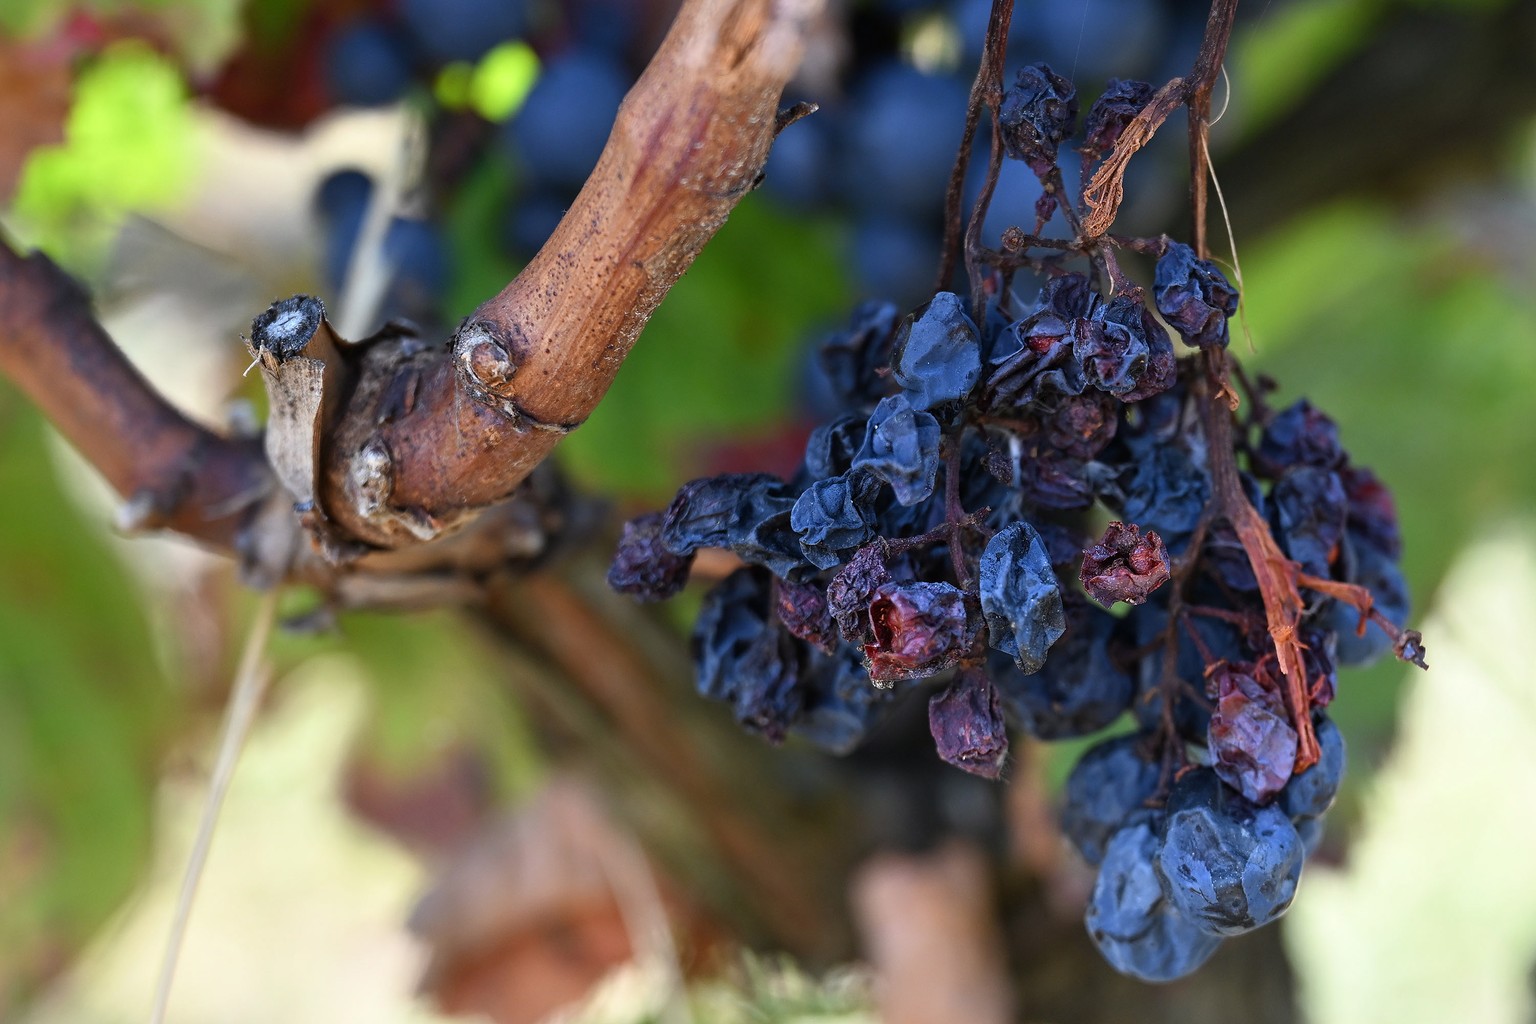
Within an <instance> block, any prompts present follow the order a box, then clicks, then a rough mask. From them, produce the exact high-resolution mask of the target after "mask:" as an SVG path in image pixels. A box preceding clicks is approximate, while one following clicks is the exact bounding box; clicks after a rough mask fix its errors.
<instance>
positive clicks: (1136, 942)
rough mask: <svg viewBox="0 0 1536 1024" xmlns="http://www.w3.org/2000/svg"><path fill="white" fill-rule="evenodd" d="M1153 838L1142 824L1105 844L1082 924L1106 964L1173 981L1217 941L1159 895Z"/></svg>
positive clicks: (1200, 960)
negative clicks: (1102, 857)
mask: <svg viewBox="0 0 1536 1024" xmlns="http://www.w3.org/2000/svg"><path fill="white" fill-rule="evenodd" d="M1158 846H1159V843H1158V839H1157V836H1156V835H1155V834H1154V833H1153V831H1152V829H1151V828H1149V827H1148V826H1147V825H1146V824H1144V823H1143V824H1136V825H1133V826H1131V827H1129V828H1125V829H1121V830H1120V831H1119V832H1117V833H1115V835H1114V838H1112V839H1111V840H1110V841H1109V845H1108V848H1107V850H1106V852H1105V855H1104V862H1103V864H1101V865H1100V868H1099V875H1098V878H1097V880H1096V881H1095V882H1094V886H1093V895H1092V896H1091V897H1090V898H1089V901H1088V909H1087V913H1086V914H1085V917H1084V923H1085V924H1086V925H1087V927H1088V935H1089V937H1090V938H1091V939H1093V944H1094V945H1095V946H1097V947H1098V948H1099V952H1100V953H1102V954H1103V955H1104V959H1105V960H1108V961H1109V965H1110V966H1111V967H1113V968H1114V969H1115V970H1117V971H1119V972H1120V973H1122V974H1129V975H1131V976H1132V977H1134V978H1140V979H1141V980H1142V981H1157V982H1163V981H1173V980H1175V979H1177V978H1182V977H1184V976H1185V975H1187V974H1190V973H1192V972H1193V971H1195V970H1196V969H1197V968H1199V967H1200V965H1201V964H1203V963H1205V962H1206V961H1207V960H1209V959H1210V958H1211V954H1212V953H1214V952H1216V948H1217V947H1218V946H1220V945H1221V939H1220V938H1219V937H1217V936H1215V935H1212V934H1210V933H1209V932H1206V931H1203V930H1202V929H1200V928H1199V927H1197V926H1196V925H1195V924H1194V923H1192V922H1191V921H1190V920H1188V919H1187V918H1186V917H1184V916H1183V915H1182V914H1181V913H1180V912H1179V910H1178V908H1177V907H1176V906H1175V905H1173V904H1172V903H1171V902H1170V901H1168V900H1167V899H1166V898H1165V896H1164V893H1163V885H1162V881H1161V875H1160V872H1159V870H1158V862H1157V857H1158Z"/></svg>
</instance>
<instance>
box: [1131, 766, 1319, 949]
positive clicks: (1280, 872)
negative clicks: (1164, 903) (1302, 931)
mask: <svg viewBox="0 0 1536 1024" xmlns="http://www.w3.org/2000/svg"><path fill="white" fill-rule="evenodd" d="M1302 860H1303V851H1302V845H1301V837H1300V836H1298V835H1297V834H1296V828H1295V826H1293V825H1292V824H1291V820H1290V819H1289V818H1287V817H1286V816H1285V812H1284V811H1281V810H1280V809H1279V808H1277V807H1256V806H1254V805H1253V804H1251V803H1249V802H1248V801H1247V800H1244V799H1243V798H1242V797H1241V796H1239V795H1238V794H1237V793H1234V792H1233V791H1232V790H1230V789H1228V788H1227V787H1226V786H1225V785H1223V784H1222V783H1221V782H1220V781H1218V780H1217V779H1216V777H1215V775H1214V774H1213V773H1212V772H1211V771H1210V770H1209V769H1205V768H1201V769H1197V770H1196V771H1193V772H1191V773H1189V774H1188V775H1186V776H1185V777H1184V778H1183V779H1180V780H1179V782H1178V783H1177V784H1176V785H1175V787H1174V791H1173V793H1172V794H1171V795H1170V796H1169V800H1168V823H1167V826H1166V830H1165V832H1164V836H1163V847H1162V849H1161V851H1159V853H1158V865H1159V867H1160V868H1161V876H1162V879H1163V892H1164V894H1165V895H1166V896H1167V897H1168V900H1169V902H1170V903H1172V904H1173V905H1174V906H1176V907H1177V908H1178V909H1179V911H1180V912H1181V913H1182V914H1183V915H1184V916H1185V917H1187V918H1189V919H1190V920H1191V921H1193V922H1194V923H1195V924H1196V925H1198V926H1199V927H1200V928H1202V929H1203V930H1205V931H1206V932H1208V933H1210V934H1211V935H1240V934H1242V933H1243V932H1247V931H1252V930H1253V929H1255V928H1258V927H1260V926H1261V925H1265V924H1268V923H1269V922H1271V921H1273V920H1275V919H1276V918H1277V917H1279V916H1280V915H1281V914H1283V913H1285V911H1286V908H1288V907H1289V906H1290V905H1291V900H1292V899H1293V898H1294V897H1295V895H1296V883H1297V881H1298V880H1299V879H1300V878H1301V864H1302Z"/></svg>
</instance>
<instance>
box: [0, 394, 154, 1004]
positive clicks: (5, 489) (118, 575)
mask: <svg viewBox="0 0 1536 1024" xmlns="http://www.w3.org/2000/svg"><path fill="white" fill-rule="evenodd" d="M45 441H46V432H45V428H44V425H43V423H42V422H41V419H40V417H39V416H38V415H37V413H35V412H34V411H32V410H31V409H30V408H28V407H27V406H25V405H24V404H23V403H22V401H21V399H20V398H19V397H17V396H16V395H15V394H14V393H13V392H11V391H10V390H9V389H8V388H3V387H0V494H4V495H5V496H6V498H5V501H6V507H5V511H4V512H3V513H0V573H3V576H0V579H3V584H0V950H4V951H5V955H4V956H0V1014H3V1011H4V1008H5V1005H6V1003H7V1001H8V1000H14V999H15V998H17V997H19V996H22V995H24V994H25V993H24V992H22V991H17V990H15V989H14V988H13V986H21V985H22V984H24V982H25V979H26V977H27V972H29V971H30V970H35V969H36V968H37V967H39V966H40V965H41V964H43V963H46V962H47V961H48V960H49V959H51V958H53V957H56V956H57V955H58V954H59V953H60V952H62V951H66V950H71V949H74V948H77V947H78V946H79V945H81V944H82V943H83V942H84V941H85V940H86V938H88V937H89V935H90V934H91V932H92V931H93V930H94V929H95V928H97V927H98V926H99V925H100V924H101V923H102V921H103V920H104V919H105V917H106V915H107V914H108V913H109V912H110V911H111V910H112V908H114V907H115V906H117V905H118V903H120V902H121V901H122V900H123V899H124V897H126V896H127V895H128V893H129V892H130V891H131V890H132V887H133V885H134V884H135V882H136V881H137V879H138V877H139V873H140V871H141V870H142V868H143V867H144V865H145V863H146V860H147V855H148V851H149V840H150V821H149V813H150V797H151V794H152V791H153V787H154V785H155V780H156V778H157V777H158V774H159V771H160V769H161V765H160V760H161V757H162V755H163V753H164V750H165V746H166V743H167V741H168V740H169V739H170V738H171V737H172V736H174V735H175V733H176V731H177V727H178V725H179V723H180V720H181V709H180V708H181V705H180V703H179V700H178V698H177V695H176V693H175V691H174V687H173V686H172V685H171V684H170V682H169V680H168V679H167V675H166V672H165V668H164V666H162V665H160V664H158V663H157V661H156V658H155V656H154V653H153V652H154V644H153V638H152V634H151V631H150V627H149V622H148V620H147V618H146V615H145V611H144V597H143V594H142V592H141V591H140V590H139V588H138V587H136V586H135V585H134V582H133V581H132V580H131V579H130V578H129V575H128V573H127V572H126V571H125V570H124V568H123V567H122V565H121V564H120V562H119V561H118V559H117V557H116V556H115V555H114V553H113V552H112V551H111V550H110V549H109V547H108V545H107V544H106V542H105V539H104V538H103V537H102V536H101V535H100V533H99V530H98V529H97V528H95V527H94V526H93V524H91V523H89V522H87V521H86V519H85V518H84V516H83V515H82V513H81V512H80V511H79V510H78V509H77V508H76V507H75V505H74V503H73V501H72V500H71V499H70V498H69V497H68V496H67V495H66V494H65V493H64V491H63V490H62V489H61V488H60V486H59V483H58V480H57V479H56V476H55V471H54V466H53V465H52V463H51V460H50V458H49V453H48V446H47V444H46V443H45ZM12 971H16V972H20V975H19V976H12V975H11V974H10V972H12ZM8 989H12V991H10V992H9V993H8V992H7V990H8Z"/></svg>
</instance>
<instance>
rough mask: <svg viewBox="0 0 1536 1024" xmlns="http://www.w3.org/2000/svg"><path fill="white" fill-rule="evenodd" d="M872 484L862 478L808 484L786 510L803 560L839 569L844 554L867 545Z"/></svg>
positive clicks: (871, 521) (871, 520) (871, 517)
mask: <svg viewBox="0 0 1536 1024" xmlns="http://www.w3.org/2000/svg"><path fill="white" fill-rule="evenodd" d="M873 484H874V482H873V481H872V480H870V479H869V478H868V477H865V476H863V475H862V474H846V475H843V476H833V477H828V478H827V479H825V480H818V481H816V482H815V483H813V484H811V485H810V486H809V487H807V488H806V489H805V491H804V492H802V493H801V495H800V497H799V498H798V499H797V500H796V501H795V505H794V508H793V509H791V510H790V514H789V526H790V529H792V530H794V531H795V535H796V536H797V537H798V538H799V539H800V549H801V550H802V551H803V552H804V553H805V557H806V559H807V560H808V561H809V562H810V563H811V564H812V565H814V566H816V567H817V568H818V569H831V568H832V567H834V566H836V565H840V564H841V563H842V562H843V560H844V557H843V556H844V553H846V552H851V551H853V549H854V548H857V547H860V546H862V545H864V544H865V543H867V542H868V541H869V539H870V537H871V535H872V531H871V527H872V526H873V525H874V514H873V502H874V497H875V487H874V486H873Z"/></svg>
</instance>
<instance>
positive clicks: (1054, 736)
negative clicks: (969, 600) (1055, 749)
mask: <svg viewBox="0 0 1536 1024" xmlns="http://www.w3.org/2000/svg"><path fill="white" fill-rule="evenodd" d="M983 593H985V591H984V592H983ZM1065 621H1066V629H1065V631H1064V632H1063V633H1062V634H1061V637H1060V639H1058V640H1057V641H1056V643H1055V645H1054V646H1052V647H1051V652H1050V657H1048V658H1046V659H1045V664H1044V665H1043V666H1042V667H1041V668H1040V670H1039V671H1038V672H1035V673H1032V674H1028V675H1026V674H1024V673H1023V672H1021V671H1020V667H1019V666H1018V665H1017V664H1015V663H1014V662H1012V661H1010V660H1009V659H1007V658H1003V657H1001V656H995V657H994V658H992V659H989V662H988V664H989V665H990V666H991V667H992V672H993V677H994V678H995V679H996V681H997V688H998V692H999V693H1001V694H1002V697H1003V702H1004V704H1005V705H1006V707H1007V708H1008V711H1009V712H1010V714H1012V716H1013V717H1014V719H1015V720H1016V721H1017V722H1018V723H1019V726H1020V728H1022V729H1023V730H1024V731H1025V732H1028V733H1029V734H1030V735H1032V736H1035V737H1038V738H1039V739H1042V740H1058V739H1068V738H1070V737H1073V736H1086V735H1088V734H1090V733H1095V732H1098V731H1099V730H1100V729H1103V728H1104V727H1106V726H1108V725H1109V724H1110V723H1112V722H1113V721H1114V720H1115V719H1117V718H1119V717H1120V715H1121V714H1123V713H1124V712H1125V710H1126V709H1127V708H1128V707H1130V704H1131V696H1132V694H1133V693H1134V692H1135V683H1134V682H1133V681H1132V679H1131V677H1130V675H1129V674H1128V673H1126V672H1125V671H1123V670H1122V669H1121V668H1120V667H1119V666H1118V665H1116V664H1115V661H1114V659H1113V657H1112V656H1111V654H1110V650H1109V637H1110V634H1111V633H1112V632H1113V631H1114V628H1115V621H1116V620H1115V617H1114V616H1113V615H1110V614H1109V613H1108V612H1106V611H1102V610H1100V609H1098V608H1094V607H1092V606H1090V605H1088V604H1087V603H1086V602H1083V601H1078V600H1073V601H1070V602H1069V603H1068V606H1067V613H1066V616H1065Z"/></svg>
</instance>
